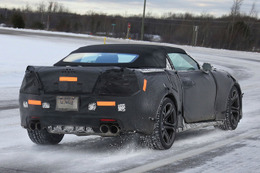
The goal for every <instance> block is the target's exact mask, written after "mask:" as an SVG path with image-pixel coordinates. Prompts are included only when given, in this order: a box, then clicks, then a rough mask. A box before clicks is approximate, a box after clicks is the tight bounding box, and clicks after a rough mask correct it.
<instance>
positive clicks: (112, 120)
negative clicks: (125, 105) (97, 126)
mask: <svg viewBox="0 0 260 173" xmlns="http://www.w3.org/2000/svg"><path fill="white" fill-rule="evenodd" d="M100 121H102V122H115V121H116V120H115V119H100Z"/></svg>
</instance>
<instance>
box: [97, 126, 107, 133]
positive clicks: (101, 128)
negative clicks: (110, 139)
mask: <svg viewBox="0 0 260 173" xmlns="http://www.w3.org/2000/svg"><path fill="white" fill-rule="evenodd" d="M99 129H100V131H101V132H102V133H107V132H108V131H109V127H108V126H107V125H104V124H103V125H101V126H100V128H99Z"/></svg>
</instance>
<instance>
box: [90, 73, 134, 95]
mask: <svg viewBox="0 0 260 173" xmlns="http://www.w3.org/2000/svg"><path fill="white" fill-rule="evenodd" d="M137 91H139V85H138V81H137V77H136V75H135V73H134V71H132V70H129V69H126V68H121V69H111V70H107V71H105V72H104V73H103V74H102V75H101V76H100V77H99V80H98V82H97V85H96V89H95V93H96V94H98V95H114V96H129V95H133V94H134V93H136V92H137Z"/></svg>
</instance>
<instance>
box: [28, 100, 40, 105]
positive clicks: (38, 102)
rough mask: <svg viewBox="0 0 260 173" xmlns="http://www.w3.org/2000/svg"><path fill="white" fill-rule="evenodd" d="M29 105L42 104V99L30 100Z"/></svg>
mask: <svg viewBox="0 0 260 173" xmlns="http://www.w3.org/2000/svg"><path fill="white" fill-rule="evenodd" d="M28 104H29V105H39V106H40V105H42V101H40V100H28Z"/></svg>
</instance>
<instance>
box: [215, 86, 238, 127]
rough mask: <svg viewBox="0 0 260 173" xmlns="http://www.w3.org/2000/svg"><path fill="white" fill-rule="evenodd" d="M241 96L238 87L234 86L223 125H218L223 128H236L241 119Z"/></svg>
mask: <svg viewBox="0 0 260 173" xmlns="http://www.w3.org/2000/svg"><path fill="white" fill-rule="evenodd" d="M240 99H241V96H240V93H239V91H238V89H237V88H236V87H235V86H233V88H232V89H231V91H230V93H229V96H228V100H227V109H226V115H225V120H224V122H223V124H222V125H218V126H216V127H217V128H220V129H222V130H235V129H236V128H237V125H238V123H239V121H240V119H241V111H242V109H241V100H240Z"/></svg>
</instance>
